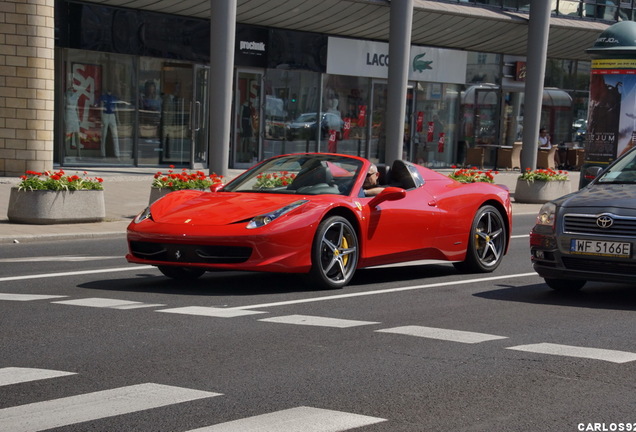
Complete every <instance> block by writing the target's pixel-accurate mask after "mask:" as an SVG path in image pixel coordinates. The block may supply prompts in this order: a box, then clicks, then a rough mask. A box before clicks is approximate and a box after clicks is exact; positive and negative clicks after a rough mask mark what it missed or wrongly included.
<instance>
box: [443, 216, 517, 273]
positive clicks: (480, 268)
mask: <svg viewBox="0 0 636 432" xmlns="http://www.w3.org/2000/svg"><path fill="white" fill-rule="evenodd" d="M507 238H508V236H507V234H506V224H505V223H504V219H503V217H502V216H501V213H500V212H499V210H497V209H496V208H495V207H493V206H490V205H486V206H483V207H481V208H480V209H479V211H477V214H476V215H475V218H474V219H473V224H472V226H471V228H470V237H469V239H468V250H467V251H466V259H465V260H464V261H462V262H457V263H453V265H454V266H455V268H456V269H457V270H459V271H461V272H465V273H488V272H491V271H493V270H495V269H496V268H497V267H499V264H501V260H502V259H503V255H504V251H505V250H506V241H507Z"/></svg>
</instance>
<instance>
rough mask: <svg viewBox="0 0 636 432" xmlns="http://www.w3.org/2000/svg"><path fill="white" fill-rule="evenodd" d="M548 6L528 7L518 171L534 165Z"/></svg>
mask: <svg viewBox="0 0 636 432" xmlns="http://www.w3.org/2000/svg"><path fill="white" fill-rule="evenodd" d="M550 4H551V2H549V1H548V0H535V1H533V2H532V3H531V5H530V21H529V23H528V61H527V63H526V72H527V73H526V86H525V102H524V117H523V147H522V148H523V152H522V156H521V171H522V172H524V171H525V170H526V169H527V168H530V169H535V168H536V166H537V149H538V142H539V128H540V123H541V102H542V100H543V80H544V78H545V66H546V58H547V53H548V35H549V32H550Z"/></svg>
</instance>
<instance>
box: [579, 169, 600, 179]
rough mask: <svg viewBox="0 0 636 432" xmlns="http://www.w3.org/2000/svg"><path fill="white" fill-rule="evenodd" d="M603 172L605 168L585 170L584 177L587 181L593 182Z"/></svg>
mask: <svg viewBox="0 0 636 432" xmlns="http://www.w3.org/2000/svg"><path fill="white" fill-rule="evenodd" d="M602 171H603V167H600V166H591V167H587V168H586V169H585V172H584V173H583V176H584V177H585V180H588V181H591V180H594V179H595V178H596V177H598V175H599V174H600V173H601V172H602Z"/></svg>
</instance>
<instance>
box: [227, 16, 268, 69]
mask: <svg viewBox="0 0 636 432" xmlns="http://www.w3.org/2000/svg"><path fill="white" fill-rule="evenodd" d="M268 47H269V32H268V31H267V30H264V29H259V28H252V27H244V26H241V27H238V28H237V31H236V50H235V52H234V57H235V58H234V63H235V64H236V65H237V66H251V67H262V68H264V67H267V50H268Z"/></svg>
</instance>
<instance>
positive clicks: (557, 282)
mask: <svg viewBox="0 0 636 432" xmlns="http://www.w3.org/2000/svg"><path fill="white" fill-rule="evenodd" d="M544 280H545V283H546V284H547V285H548V286H549V287H550V288H552V289H553V290H555V291H559V292H564V293H573V292H577V291H579V290H580V289H581V288H583V285H585V282H586V281H584V280H582V279H553V278H545V279H544Z"/></svg>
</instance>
